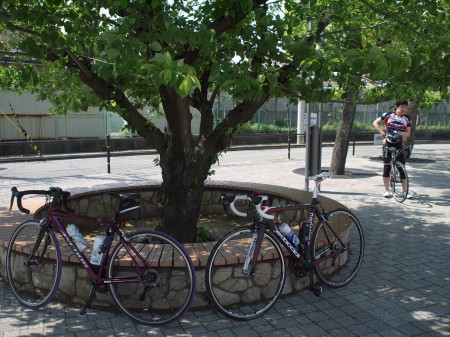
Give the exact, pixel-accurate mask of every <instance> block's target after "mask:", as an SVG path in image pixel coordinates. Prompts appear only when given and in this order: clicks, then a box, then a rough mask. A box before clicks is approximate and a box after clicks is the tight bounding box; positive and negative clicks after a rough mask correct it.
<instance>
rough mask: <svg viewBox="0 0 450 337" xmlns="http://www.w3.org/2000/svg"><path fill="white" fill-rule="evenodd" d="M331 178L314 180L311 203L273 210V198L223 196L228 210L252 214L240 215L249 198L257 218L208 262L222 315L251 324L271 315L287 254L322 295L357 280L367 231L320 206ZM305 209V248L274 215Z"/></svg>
mask: <svg viewBox="0 0 450 337" xmlns="http://www.w3.org/2000/svg"><path fill="white" fill-rule="evenodd" d="M328 177H330V174H329V173H328V172H324V173H321V174H319V175H316V176H313V177H309V179H311V180H314V181H315V187H314V189H313V192H312V200H311V203H309V204H293V205H287V206H267V205H266V203H267V202H268V196H267V195H258V194H255V193H250V194H247V195H236V196H226V195H223V196H222V198H223V203H224V206H230V208H231V210H232V211H233V213H235V214H237V215H239V216H247V213H245V212H240V211H238V210H237V208H236V206H235V202H236V201H237V200H246V201H247V202H248V204H249V210H250V213H251V216H252V218H253V221H252V222H253V223H252V224H251V225H250V226H249V227H244V228H239V229H236V230H234V231H231V232H229V233H228V234H226V235H225V236H224V237H223V238H222V239H221V240H220V241H218V242H217V244H216V245H215V246H214V248H213V249H212V251H211V253H210V256H209V258H208V261H207V265H206V270H205V280H206V291H207V294H208V297H209V299H210V301H211V302H212V303H213V305H214V307H215V308H217V309H218V310H219V311H220V312H221V313H222V314H224V315H225V316H227V317H230V318H234V319H238V320H250V319H253V318H256V317H258V316H261V315H263V314H264V313H265V312H266V311H268V310H269V309H270V308H271V307H272V306H273V305H274V304H275V302H276V300H277V299H278V298H279V296H280V295H281V293H282V290H283V287H284V284H285V281H286V275H287V270H286V262H285V259H284V257H285V256H287V257H290V258H291V261H292V263H291V266H292V267H293V268H294V272H295V275H296V276H297V277H304V276H306V275H309V288H310V290H311V291H313V292H314V294H315V295H317V296H320V294H321V293H322V290H323V288H322V285H325V286H327V287H329V288H339V287H342V286H345V285H346V284H348V283H349V282H350V281H351V280H352V279H353V278H354V277H355V275H356V273H357V271H358V269H359V267H360V265H361V261H362V258H363V255H364V235H363V229H362V226H361V224H360V223H359V221H358V219H357V218H356V216H355V215H354V214H353V213H351V212H350V211H349V210H347V209H340V208H337V209H333V210H331V211H329V212H325V210H324V209H323V207H322V206H320V201H319V200H318V199H317V195H318V191H319V187H320V184H321V182H322V181H323V180H325V179H326V178H328ZM319 206H320V207H319ZM302 209H306V210H307V211H308V220H307V221H306V222H304V223H303V226H302V227H301V228H300V229H299V234H300V235H299V237H300V244H299V245H298V246H297V247H295V246H294V244H292V242H291V241H290V240H288V239H287V238H286V237H285V236H284V235H283V234H282V233H281V232H280V230H279V228H278V226H277V224H275V223H274V221H273V219H274V215H273V213H276V212H284V211H298V210H302ZM313 228H314V230H313ZM283 249H284V250H283ZM314 275H316V276H317V278H318V280H319V282H320V285H319V286H315V282H314Z"/></svg>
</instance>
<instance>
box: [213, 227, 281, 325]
mask: <svg viewBox="0 0 450 337" xmlns="http://www.w3.org/2000/svg"><path fill="white" fill-rule="evenodd" d="M253 233H254V230H253V229H250V228H240V229H237V230H234V231H232V232H230V233H228V234H227V235H225V237H224V238H223V239H221V240H220V241H218V242H217V244H216V245H215V246H214V248H213V250H212V251H211V253H210V256H209V258H208V262H207V264H206V270H205V282H206V291H207V295H208V297H209V299H210V301H211V302H212V303H213V305H214V307H215V308H217V309H218V310H219V311H220V312H221V313H222V314H224V315H225V316H227V317H230V318H233V319H237V320H250V319H253V318H256V317H258V316H261V315H262V314H264V313H265V312H266V311H267V310H269V309H270V308H271V307H272V306H273V305H274V304H275V302H276V300H277V299H278V297H279V296H280V295H281V292H282V290H283V287H284V283H285V281H286V266H285V261H284V257H283V253H282V250H281V248H280V246H279V244H278V243H277V241H276V240H275V239H274V238H273V237H272V236H271V235H269V234H268V233H264V236H263V239H262V242H261V250H260V253H259V256H258V259H257V261H258V262H257V265H256V269H255V273H254V275H252V276H250V275H245V274H244V273H243V272H242V268H243V264H244V263H243V262H244V260H245V257H246V255H247V252H248V250H249V248H250V242H251V239H252V236H253Z"/></svg>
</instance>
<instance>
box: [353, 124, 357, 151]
mask: <svg viewBox="0 0 450 337" xmlns="http://www.w3.org/2000/svg"><path fill="white" fill-rule="evenodd" d="M355 136H356V130H353V155H355V143H356V142H355V138H356V137H355Z"/></svg>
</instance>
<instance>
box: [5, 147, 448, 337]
mask: <svg viewBox="0 0 450 337" xmlns="http://www.w3.org/2000/svg"><path fill="white" fill-rule="evenodd" d="M304 152H305V150H304V149H293V150H291V159H287V155H288V154H287V150H282V149H278V150H259V151H233V152H228V153H226V154H224V155H223V157H222V158H221V160H220V166H217V167H215V168H214V169H215V171H216V174H215V175H214V176H213V179H217V180H233V181H251V182H261V183H268V184H273V185H282V186H288V187H298V188H299V189H303V188H304V187H305V178H304V176H303V175H302V172H303V170H302V167H304ZM379 153H380V148H379V147H378V146H364V147H357V148H356V152H355V155H354V156H352V153H351V150H350V152H349V156H348V160H347V165H346V167H347V170H348V174H347V175H346V176H344V177H336V178H335V179H332V180H327V181H326V182H324V183H323V185H322V194H323V195H325V196H328V197H330V198H333V199H335V200H337V201H340V202H341V203H343V204H345V205H347V206H348V207H349V208H350V209H351V210H353V211H354V212H355V213H356V215H357V216H358V217H359V219H360V221H361V223H362V224H363V227H364V230H365V237H366V254H365V258H364V261H363V264H362V267H361V269H360V271H359V273H358V275H357V277H356V278H355V280H354V281H353V282H352V283H351V284H350V285H348V286H347V287H345V288H342V289H338V290H325V291H324V293H323V294H322V296H321V297H320V298H317V297H315V296H314V295H313V294H311V293H310V292H309V291H303V292H301V293H299V294H298V295H296V296H290V297H286V298H283V299H280V300H279V301H278V302H277V303H276V304H275V306H274V307H273V308H272V309H271V310H270V311H269V313H268V314H267V315H265V316H264V317H262V318H259V319H256V320H253V321H249V322H238V321H233V320H230V319H227V318H224V317H223V316H221V315H220V314H218V313H216V312H215V311H213V310H206V311H191V312H188V313H187V314H186V315H185V316H184V317H183V318H182V319H181V320H180V321H179V322H177V323H172V324H171V325H169V326H166V327H164V328H146V327H142V326H139V325H135V324H133V323H132V322H130V321H129V320H128V318H127V317H124V316H121V315H119V316H116V315H114V314H111V313H106V312H102V311H99V310H95V309H94V310H91V311H90V312H89V313H88V314H87V315H86V316H79V315H78V310H79V308H73V307H69V306H66V305H63V304H58V303H54V304H51V305H50V306H48V307H46V308H45V309H42V310H39V311H31V310H28V309H24V308H23V307H21V306H19V305H18V304H17V302H16V301H15V300H14V298H13V296H12V294H11V292H10V291H8V290H7V289H6V287H5V283H4V281H3V280H0V337H1V336H19V335H21V336H43V335H46V336H49V335H64V336H77V337H83V336H87V337H89V336H96V337H101V336H208V337H218V336H221V337H228V336H245V337H251V336H270V337H275V336H450V258H449V256H450V224H449V219H450V207H449V206H450V189H449V178H450V171H449V167H450V144H436V145H426V144H422V145H416V147H415V148H414V154H413V156H414V158H415V159H414V160H413V161H411V162H410V163H408V165H407V168H408V172H409V175H410V179H411V190H412V191H413V192H414V193H415V197H414V198H413V199H411V200H407V201H406V202H405V203H404V204H398V203H396V202H395V201H394V200H392V199H385V198H382V197H381V193H382V192H383V187H382V181H381V176H380V172H381V162H380V161H379V160H377V157H378V155H379ZM154 157H155V156H150V155H147V156H136V157H124V158H122V157H115V158H113V160H112V163H111V170H112V172H113V174H106V173H104V172H105V171H106V164H105V160H104V159H102V158H90V159H71V160H65V161H47V162H27V163H24V162H22V163H6V162H4V161H3V162H0V207H5V206H6V205H7V203H8V202H9V189H10V187H11V186H13V185H18V186H23V187H24V188H27V187H28V188H31V187H32V188H46V187H48V186H49V185H53V186H55V185H59V186H61V187H64V188H68V189H72V190H74V191H75V190H76V188H77V187H79V186H91V187H92V188H96V187H100V186H101V187H104V186H108V185H110V184H114V182H115V181H117V180H121V181H128V182H129V183H130V184H132V183H142V182H143V181H145V180H146V179H147V177H149V178H151V179H155V178H158V177H160V173H159V170H158V168H155V167H154V166H153V164H152V160H153V159H154ZM322 158H323V159H322V166H323V167H326V166H328V164H329V162H330V158H331V148H323V154H322Z"/></svg>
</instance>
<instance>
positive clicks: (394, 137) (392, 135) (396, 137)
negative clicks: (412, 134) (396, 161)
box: [386, 130, 402, 144]
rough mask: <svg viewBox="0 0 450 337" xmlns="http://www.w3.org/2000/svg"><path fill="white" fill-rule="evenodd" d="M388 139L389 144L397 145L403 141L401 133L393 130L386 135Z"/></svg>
mask: <svg viewBox="0 0 450 337" xmlns="http://www.w3.org/2000/svg"><path fill="white" fill-rule="evenodd" d="M386 139H387V140H388V142H389V143H391V144H396V143H399V142H401V141H402V136H401V135H400V132H398V131H397V130H393V131H390V132H389V133H388V134H387V135H386Z"/></svg>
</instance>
